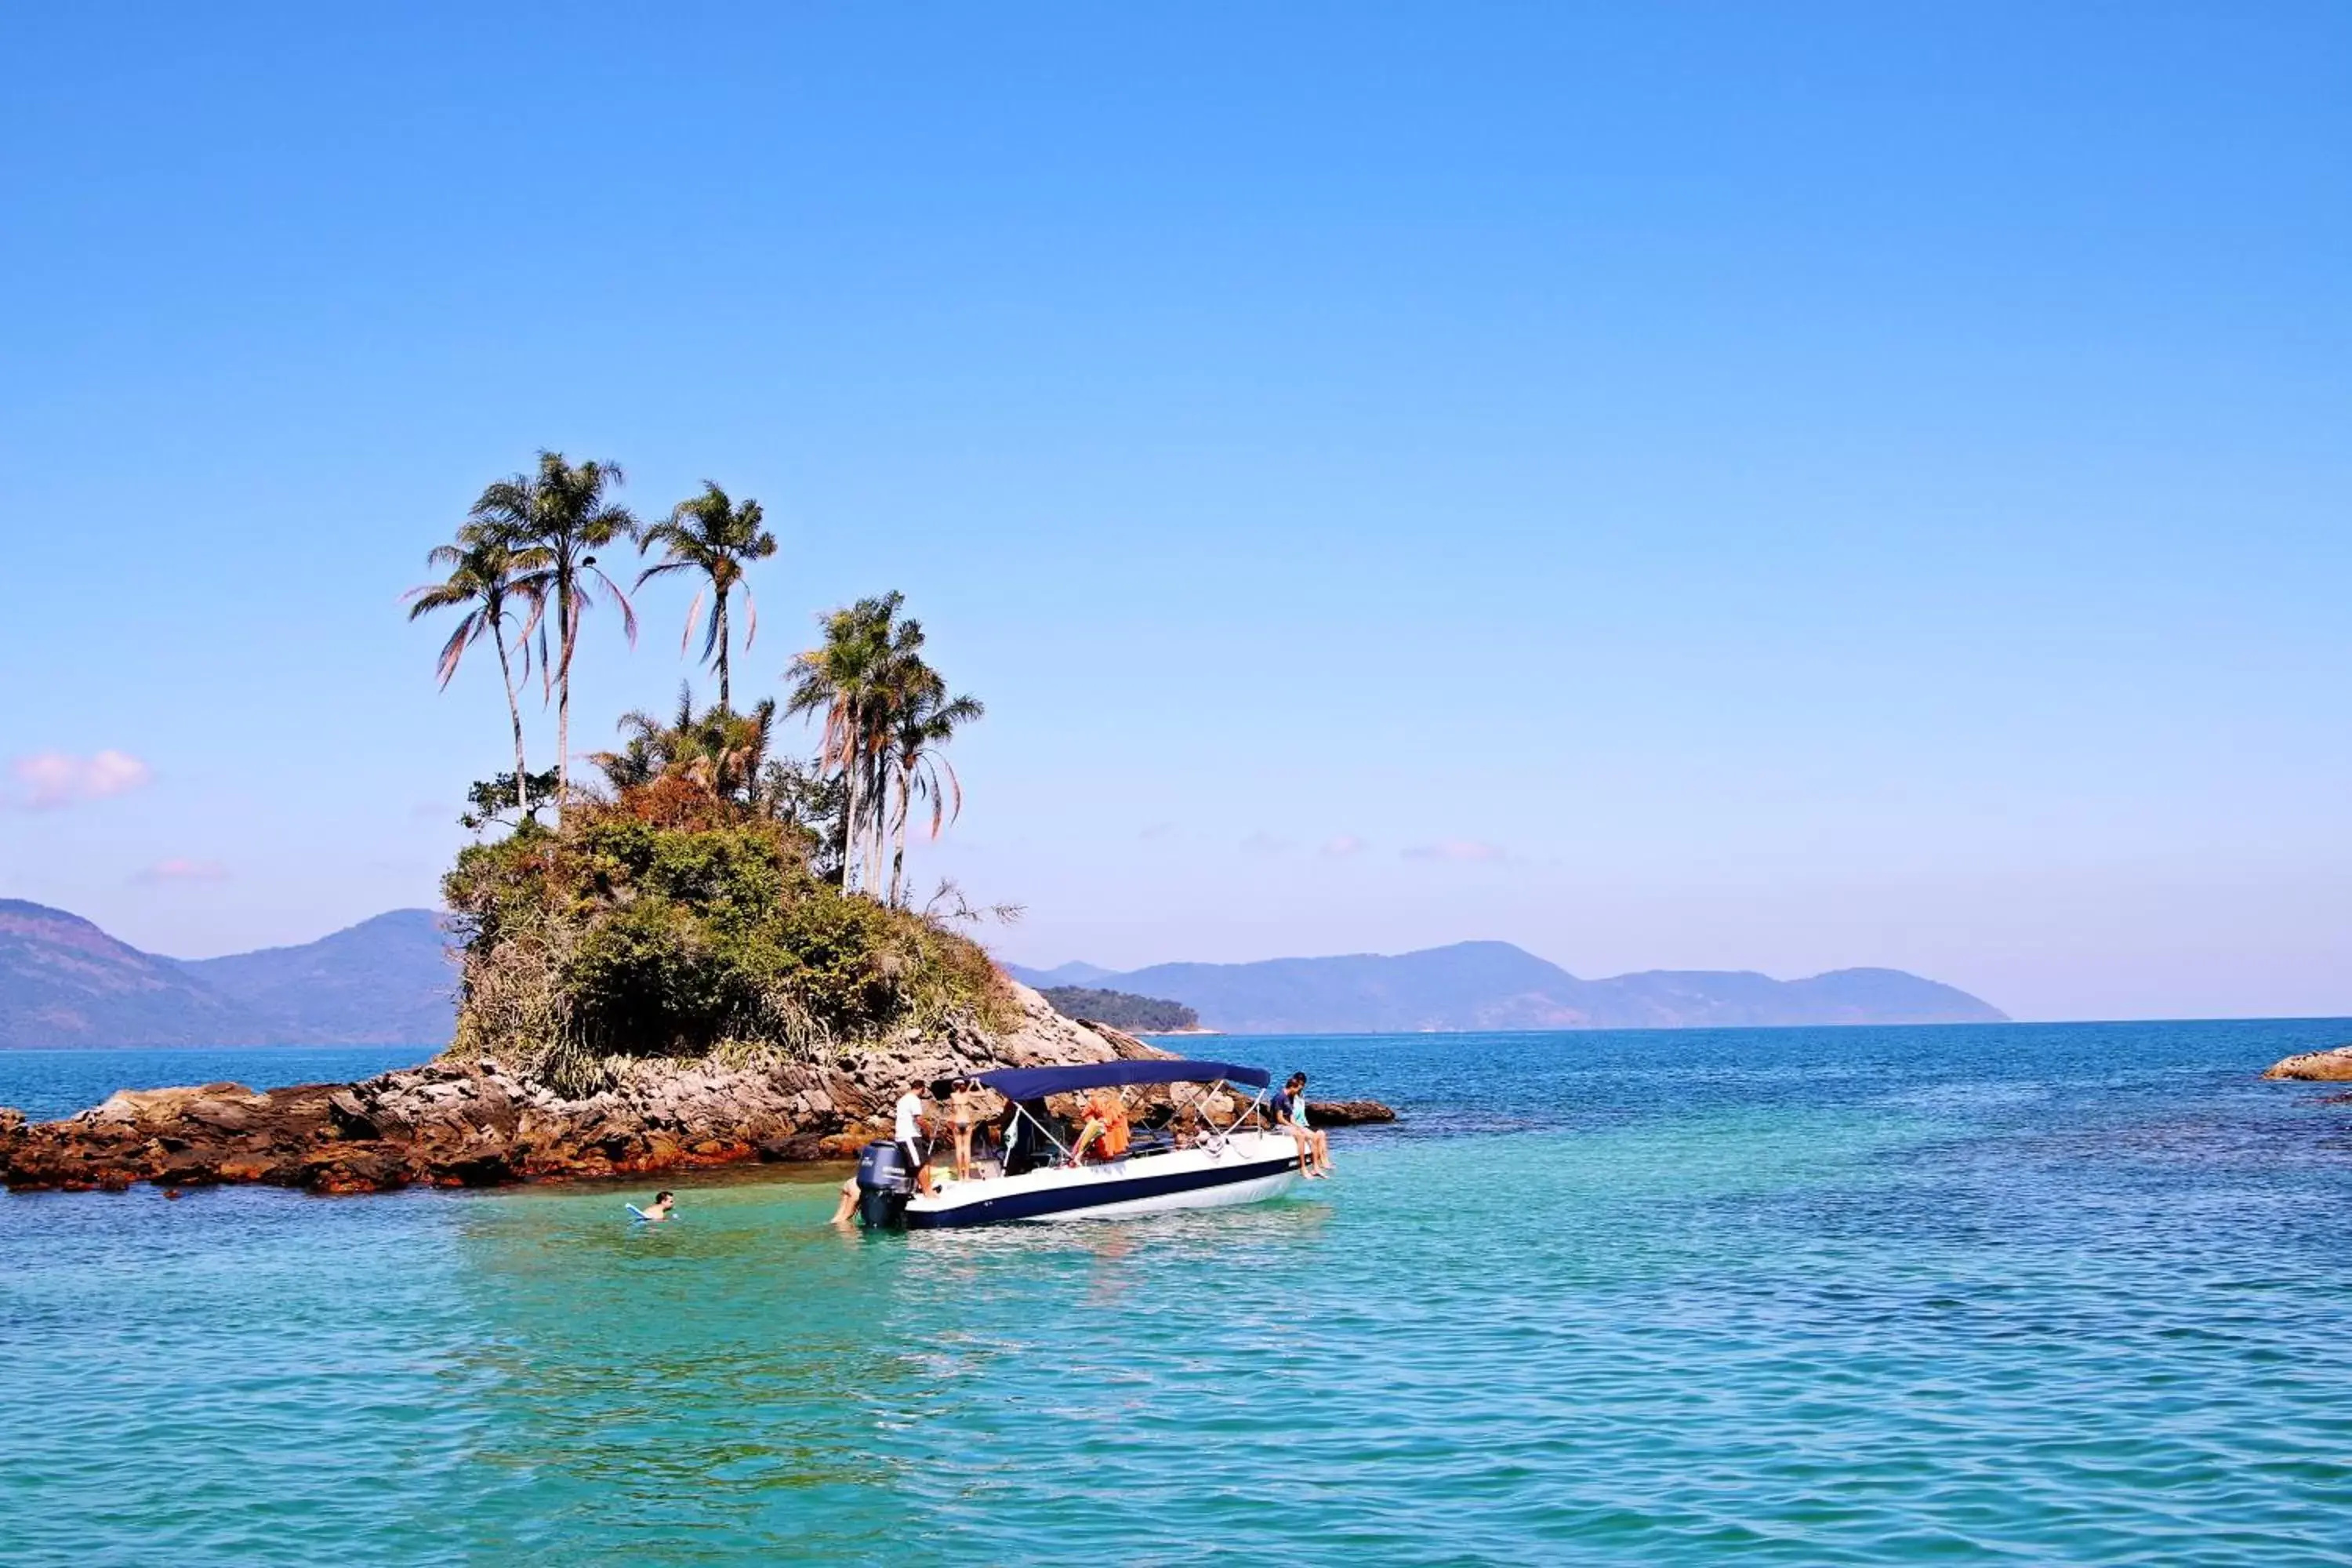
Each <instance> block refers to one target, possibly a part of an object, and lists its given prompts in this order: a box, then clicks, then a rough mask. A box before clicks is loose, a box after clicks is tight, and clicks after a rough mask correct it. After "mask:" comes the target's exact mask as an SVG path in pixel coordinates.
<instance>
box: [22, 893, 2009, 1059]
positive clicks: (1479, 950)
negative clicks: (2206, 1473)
mask: <svg viewBox="0 0 2352 1568" xmlns="http://www.w3.org/2000/svg"><path fill="white" fill-rule="evenodd" d="M449 949H450V939H449V936H448V934H447V932H446V931H444V930H443V929H442V926H441V921H440V919H439V917H437V916H436V915H435V914H434V913H433V912H432V911H431V910H392V911H391V912H390V913H388V914H381V915H378V916H376V917H375V918H374V919H373V920H366V921H361V922H360V923H359V924H357V925H355V926H351V927H348V928H346V929H345V930H342V931H336V932H334V933H333V934H331V935H329V936H324V937H321V938H320V939H319V940H318V941H316V942H305V943H302V944H300V945H299V946H295V947H272V948H264V949H262V950H261V951H259V952H240V953H233V954H230V955H229V956H227V957H224V958H205V959H177V958H165V957H163V956H162V955H160V954H157V953H151V952H141V951H140V950H139V949H137V948H135V947H132V946H131V944H129V943H128V942H120V941H118V940H116V939H115V938H113V937H111V936H109V935H108V934H107V933H106V932H105V931H100V929H99V928H98V927H97V926H95V925H93V924H91V923H90V922H89V921H86V920H84V919H82V918H81V917H80V916H79V915H76V914H70V913H68V912H67V911H66V910H57V909H50V908H48V907H47V906H46V905H42V904H36V903H29V902H26V900H21V899H0V1048H5V1047H33V1046H223V1045H239V1046H243V1045H253V1046H281V1045H282V1046H297V1045H306V1046H324V1045H351V1046H373V1045H417V1046H438V1045H440V1044H442V1043H443V1042H445V1041H446V1040H447V1039H448V1038H449V1035H450V1030H451V1028H452V1026H453V1024H454V1022H455V1019H456V1016H457V1001H456V991H457V967H456V965H455V964H453V963H451V962H450V957H449ZM1005 968H1006V970H1007V971H1008V972H1009V973H1012V974H1013V976H1014V977H1015V978H1017V979H1020V980H1023V981H1025V982H1026V983H1028V984H1032V985H1034V986H1036V987H1038V988H1039V989H1040V990H1044V989H1046V988H1049V987H1061V986H1073V985H1076V986H1085V987H1088V988H1091V989H1094V990H1097V991H1118V992H1126V993H1129V994H1130V995H1131V996H1134V997H1150V998H1155V999H1159V1000H1163V1001H1168V1002H1174V1003H1181V1004H1182V1005H1184V1006H1186V1007H1190V1008H1192V1009H1193V1010H1194V1011H1196V1012H1197V1013H1199V1014H1200V1016H1201V1023H1202V1025H1203V1026H1206V1027H1208V1028H1212V1029H1222V1030H1224V1031H1226V1032H1228V1033H1233V1034H1391V1033H1411V1032H1413V1031H1417V1030H1427V1029H1671V1028H1692V1027H1704V1026H1753V1025H1776V1024H1955V1023H2000V1022H2001V1021H2003V1020H2004V1019H2005V1018H2006V1016H2007V1015H2005V1014H2003V1013H2002V1012H2000V1010H1999V1009H1998V1008H1996V1007H1993V1006H1990V1005H1988V1004H1986V1003H1984V1002H1981V1001H1979V1000H1978V999H1977V998H1976V997H1974V996H1971V995H1969V994H1968V993H1966V992H1965V991H1958V990H1955V989H1953V988H1952V987H1951V986H1948V985H1942V984H1937V983H1936V982H1935V981H1932V980H1922V979H1921V978H1919V977H1918V976H1917V975H1916V974H1906V973H1903V972H1902V971H1901V970H1896V969H1840V970H1833V971H1832V972H1831V973H1827V974H1816V975H1813V976H1811V978H1809V979H1804V980H1774V979H1772V978H1771V977H1770V976H1769V975H1763V974H1756V973H1747V972H1721V971H1712V970H1653V971H1650V972H1648V973H1641V974H1621V975H1618V976H1616V977H1615V978H1613V979H1609V980H1581V979H1579V978H1578V977H1577V976H1575V975H1573V974H1570V973H1569V972H1568V971H1567V970H1565V969H1562V968H1560V967H1559V965H1558V964H1555V963H1547V962H1546V961H1545V960H1543V959H1540V958H1538V957H1537V956H1535V954H1533V953H1531V952H1525V951H1523V950H1522V949H1519V948H1517V947H1514V946H1512V945H1511V944H1510V943H1508V942H1458V943H1456V944H1454V946H1452V947H1433V948H1428V949H1424V950H1423V951H1422V952H1404V953H1398V954H1395V955H1393V956H1384V955H1381V954H1378V953H1357V954H1353V955H1350V956H1347V957H1339V958H1277V959H1269V960H1266V961H1265V962H1263V963H1160V964H1154V965H1152V966H1151V967H1150V968H1148V969H1135V970H1128V971H1117V970H1109V969H1104V968H1102V967H1100V966H1099V965H1096V964H1090V963H1066V964H1063V965H1062V966H1061V967H1060V968H1058V969H1052V970H1034V969H1025V968H1023V967H1022V966H1020V965H1018V964H1007V965H1006V966H1005Z"/></svg>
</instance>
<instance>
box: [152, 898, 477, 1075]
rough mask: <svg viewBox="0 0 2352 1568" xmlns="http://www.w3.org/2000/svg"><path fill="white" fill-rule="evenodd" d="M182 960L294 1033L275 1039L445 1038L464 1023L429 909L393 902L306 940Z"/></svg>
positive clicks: (444, 942) (340, 1042)
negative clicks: (369, 917) (367, 917)
mask: <svg viewBox="0 0 2352 1568" xmlns="http://www.w3.org/2000/svg"><path fill="white" fill-rule="evenodd" d="M178 962H179V965H180V968H181V969H182V970H183V971H184V972H185V973H188V974H191V975H193V976H194V977H195V978H196V979H198V980H200V981H203V982H204V983H205V984H208V985H210V986H211V987H212V988H213V989H214V990H215V991H217V992H219V993H221V994H223V995H225V996H227V997H229V998H231V999H232V1000H234V1001H236V1002H237V1003H240V1004H241V1005H244V1006H246V1007H247V1008H249V1009H251V1010H252V1011H253V1012H254V1014H255V1015H257V1016H259V1017H262V1018H265V1019H268V1020H272V1021H273V1028H272V1032H273V1033H276V1034H285V1035H288V1036H289V1037H291V1038H289V1039H286V1040H282V1041H281V1040H278V1039H272V1040H271V1041H270V1042H269V1043H270V1044H273V1045H276V1044H297V1043H299V1044H302V1045H336V1046H379V1045H382V1046H404V1045H409V1044H412V1043H426V1044H434V1045H438V1044H440V1043H442V1042H443V1041H446V1040H447V1039H448V1038H449V1036H450V1033H451V1031H452V1030H454V1029H455V1028H456V1026H457V966H456V965H455V964H453V963H450V962H449V938H448V936H447V934H446V932H444V931H442V929H441V921H440V918H439V917H438V916H436V914H434V913H433V911H432V910H393V911H392V912H391V913H389V914H382V915H377V916H376V917H375V918H374V919H373V920H364V921H361V922H360V923H359V924H357V925H355V926H347V927H345V928H344V929H343V930H341V931H336V932H335V933H334V934H332V935H331V936H322V937H320V939H319V940H318V941H316V942H305V943H303V944H302V945H301V946H299V947H265V948H263V949H261V950H260V951H259V952H239V953H232V954H230V955H229V956H227V957H226V958H198V959H184V960H180V961H178Z"/></svg>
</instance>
